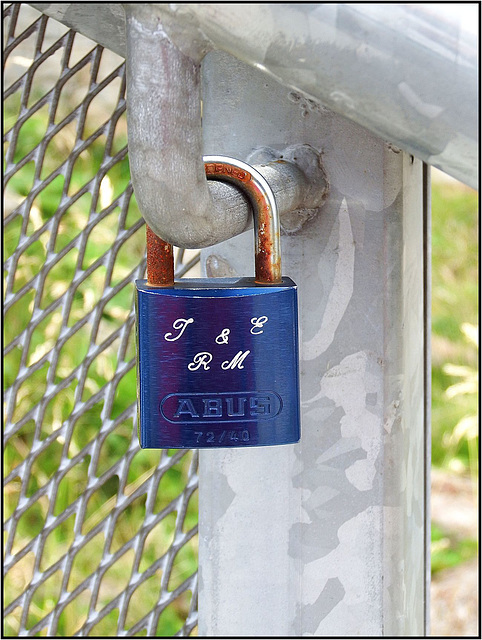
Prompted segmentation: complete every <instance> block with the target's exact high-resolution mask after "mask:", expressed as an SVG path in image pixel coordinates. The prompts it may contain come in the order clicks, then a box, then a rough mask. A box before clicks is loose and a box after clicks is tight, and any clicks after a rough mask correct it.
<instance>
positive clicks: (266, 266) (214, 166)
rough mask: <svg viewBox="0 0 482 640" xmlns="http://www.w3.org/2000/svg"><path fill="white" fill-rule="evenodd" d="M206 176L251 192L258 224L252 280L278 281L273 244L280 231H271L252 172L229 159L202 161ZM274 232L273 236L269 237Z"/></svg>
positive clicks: (267, 211) (267, 207)
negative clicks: (230, 161)
mask: <svg viewBox="0 0 482 640" xmlns="http://www.w3.org/2000/svg"><path fill="white" fill-rule="evenodd" d="M204 169H205V171H206V176H207V178H211V179H213V178H214V179H217V178H219V179H222V178H225V179H226V180H227V181H229V182H232V183H234V184H235V185H237V186H239V187H240V188H241V189H242V190H244V191H246V192H247V194H248V195H249V196H250V200H251V203H252V205H253V207H254V209H255V222H256V226H257V237H258V239H257V242H256V255H255V271H256V277H255V281H256V282H258V283H260V284H278V283H280V282H281V281H282V278H281V262H280V256H279V255H275V254H274V252H273V247H274V244H275V240H276V239H278V244H279V235H278V234H277V232H275V231H273V232H272V226H273V225H272V221H271V208H270V205H269V203H268V202H267V200H266V198H265V197H264V196H263V194H262V193H261V192H260V191H259V190H258V188H257V187H256V184H255V183H254V181H253V179H252V175H251V174H250V173H248V172H247V171H243V170H241V169H238V168H237V167H233V166H232V165H230V164H228V163H223V162H216V163H206V164H205V165H204ZM272 233H276V234H277V236H276V238H273V237H272Z"/></svg>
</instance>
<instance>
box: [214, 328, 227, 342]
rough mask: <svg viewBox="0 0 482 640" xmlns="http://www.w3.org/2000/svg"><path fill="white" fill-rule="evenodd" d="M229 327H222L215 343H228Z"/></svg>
mask: <svg viewBox="0 0 482 640" xmlns="http://www.w3.org/2000/svg"><path fill="white" fill-rule="evenodd" d="M229 333H230V330H229V329H223V330H222V331H221V333H220V334H219V335H218V336H217V338H216V342H217V344H228V342H229V337H228V336H229Z"/></svg>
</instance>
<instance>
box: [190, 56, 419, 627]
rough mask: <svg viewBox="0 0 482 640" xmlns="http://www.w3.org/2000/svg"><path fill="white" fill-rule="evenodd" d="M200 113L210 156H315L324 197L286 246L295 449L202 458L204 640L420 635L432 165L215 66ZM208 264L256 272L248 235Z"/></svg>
mask: <svg viewBox="0 0 482 640" xmlns="http://www.w3.org/2000/svg"><path fill="white" fill-rule="evenodd" d="M219 78H222V82H219ZM203 100H204V102H203V104H204V118H203V128H204V140H205V148H204V150H203V152H204V153H213V152H214V150H216V152H218V153H226V154H230V155H231V154H232V155H234V156H236V157H239V158H241V159H245V158H246V157H248V156H249V154H250V153H251V150H252V148H253V147H254V146H259V145H268V144H269V145H270V146H272V147H274V148H279V146H281V147H283V146H284V145H285V144H294V143H295V141H296V142H297V143H306V144H311V145H312V146H313V147H314V148H315V149H317V150H319V151H322V161H323V166H324V169H325V171H326V175H327V179H328V182H329V194H328V198H327V201H326V202H325V204H324V205H323V207H322V209H321V211H320V213H319V215H318V216H316V217H315V218H313V219H312V220H310V221H309V222H308V223H307V224H305V225H304V226H303V228H302V229H301V231H300V232H298V233H297V234H296V235H292V236H283V237H282V239H281V240H282V259H281V264H282V272H283V275H285V276H288V277H291V278H292V279H293V280H294V281H295V282H296V283H297V284H298V290H299V317H300V353H301V363H300V368H301V401H302V416H301V442H300V443H299V444H295V445H286V446H284V447H278V448H269V449H266V450H261V449H253V450H249V451H242V450H229V451H221V450H218V451H201V452H200V477H201V478H202V482H201V485H200V505H201V507H203V505H204V507H203V508H201V509H200V520H199V535H200V545H199V567H200V569H199V574H200V575H199V585H200V591H199V631H200V634H201V635H203V634H205V635H218V636H221V637H222V636H224V637H226V636H229V635H231V634H233V633H236V634H239V635H246V636H250V635H259V636H263V635H277V636H281V637H284V636H291V635H294V636H300V635H307V636H328V637H334V636H340V637H352V636H365V637H372V636H381V635H388V636H405V637H406V636H411V635H424V633H425V622H424V617H425V612H424V608H425V606H426V603H427V599H426V583H425V570H426V569H425V568H426V563H427V548H426V531H427V527H429V526H430V525H429V523H427V517H428V515H427V514H428V512H427V505H426V473H427V464H428V463H427V458H426V443H427V441H428V431H426V425H425V424H424V415H423V408H424V362H425V359H424V343H423V342H424V337H423V336H424V313H423V310H424V275H423V274H424V271H423V270H424V265H423V238H424V233H423V224H422V221H423V218H422V210H423V206H422V205H423V203H422V194H423V188H422V179H423V175H422V163H421V162H420V161H418V160H416V159H414V158H412V157H410V156H409V155H407V154H404V153H403V152H401V151H400V149H398V148H397V147H396V146H394V145H393V144H391V143H390V141H384V140H382V139H380V138H376V137H375V136H373V135H372V134H371V133H369V132H368V131H366V130H365V129H363V128H361V127H359V126H358V125H356V124H354V123H351V122H349V121H348V120H345V119H343V118H341V117H340V116H338V115H336V114H334V113H333V112H331V111H329V110H328V109H324V108H320V107H319V106H318V105H315V104H312V103H310V102H309V101H307V100H305V99H304V98H303V96H301V95H299V94H297V93H295V92H292V91H290V90H289V89H286V88H284V87H282V86H281V85H279V84H277V83H276V82H274V81H268V80H267V79H266V77H265V76H263V75H262V74H260V73H257V72H256V71H254V70H252V69H251V68H250V67H248V66H247V65H244V64H242V63H241V62H239V61H238V60H236V59H235V58H232V57H230V56H228V55H227V54H223V53H221V52H214V53H212V54H209V56H208V57H207V58H206V60H205V65H204V85H203ZM268 105H269V106H268ZM232 123H236V126H235V127H233V126H232ZM201 253H202V258H201V260H202V263H203V267H204V268H205V269H206V271H207V273H208V274H209V275H211V276H214V275H217V276H225V275H228V274H229V275H232V276H236V275H241V274H245V275H250V274H251V273H252V272H253V268H254V266H253V258H252V255H253V251H252V237H251V234H250V233H245V234H242V235H241V236H239V237H237V238H233V239H231V240H229V241H227V242H225V243H221V244H219V245H216V246H215V247H211V248H209V249H204V250H202V252H201ZM425 304H426V302H425ZM213 496H216V499H215V500H214V501H213V499H212V497H213ZM239 557H242V558H243V561H242V562H239Z"/></svg>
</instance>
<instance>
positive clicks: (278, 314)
mask: <svg viewBox="0 0 482 640" xmlns="http://www.w3.org/2000/svg"><path fill="white" fill-rule="evenodd" d="M136 288H137V357H138V360H137V366H138V372H137V375H138V414H139V415H138V417H139V440H140V444H141V447H143V448H195V449H197V448H212V447H249V446H261V445H277V444H278V445H279V444H288V443H293V442H297V441H298V440H299V438H300V397H299V364H298V310H297V290H296V285H295V284H294V282H293V281H292V280H290V279H289V278H283V281H282V283H281V284H279V285H259V284H256V283H255V281H254V279H253V278H241V279H239V278H217V279H183V280H181V281H179V282H176V283H175V285H174V286H173V287H169V288H156V287H150V286H148V285H147V282H146V280H137V281H136Z"/></svg>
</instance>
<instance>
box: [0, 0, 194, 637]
mask: <svg viewBox="0 0 482 640" xmlns="http://www.w3.org/2000/svg"><path fill="white" fill-rule="evenodd" d="M4 7H5V8H4V17H3V19H4V60H5V93H4V100H5V102H4V107H5V114H6V116H5V117H6V124H5V141H6V165H5V167H6V168H5V218H4V232H5V257H6V262H5V265H4V269H5V273H6V281H5V288H4V291H5V307H4V308H5V352H4V364H5V372H6V374H5V377H6V383H7V388H6V391H5V433H4V448H5V461H6V465H5V478H4V490H5V534H6V538H5V540H6V543H5V551H4V576H5V601H4V604H5V610H4V616H5V625H6V626H5V632H6V633H10V634H13V635H28V636H33V635H45V634H47V635H50V636H52V635H53V636H55V635H59V636H62V635H71V634H76V635H81V636H84V635H96V636H98V635H110V636H133V635H146V634H147V635H155V634H156V632H157V633H162V632H163V630H165V629H166V628H171V629H173V630H174V632H175V633H176V635H179V636H186V635H189V634H191V633H192V632H195V629H196V624H197V612H196V605H197V577H196V573H195V571H194V573H193V570H192V563H191V569H188V570H187V571H186V565H185V564H183V562H184V563H185V556H184V560H183V553H185V552H187V551H189V553H190V554H191V555H193V556H196V555H197V523H196V521H197V507H196V494H197V457H196V455H194V454H193V452H192V451H187V452H186V451H177V450H171V451H169V452H167V451H162V452H161V451H150V452H145V451H140V449H139V444H138V441H137V434H136V420H137V417H136V409H135V350H134V341H133V340H134V308H133V301H134V280H135V279H136V278H142V277H143V275H144V272H145V259H144V255H145V239H144V235H145V234H144V222H143V220H142V219H141V218H140V215H139V213H138V211H137V208H136V205H135V202H134V199H133V195H132V187H131V184H130V181H129V173H128V165H127V147H126V142H125V140H126V135H125V128H126V125H125V100H124V90H125V81H124V78H125V66H124V63H123V60H122V59H121V58H120V57H118V56H116V55H114V54H112V53H111V52H109V51H103V49H102V48H101V47H99V46H96V44H95V43H94V42H91V41H89V40H87V39H86V38H84V37H83V36H80V35H78V34H76V33H75V32H73V31H69V30H68V28H66V27H63V26H62V25H60V24H59V23H56V21H55V20H52V19H49V18H47V17H46V16H41V14H39V13H38V12H37V11H36V10H35V9H32V8H31V7H29V6H27V5H24V4H11V5H9V6H8V5H4ZM91 152H92V153H91ZM89 163H91V164H92V165H93V166H91V167H90V174H89V173H88V167H87V168H86V166H87V165H88V164H89ZM80 165H82V166H83V169H82V172H81V173H79V171H75V170H74V168H76V167H77V168H78V167H79V166H80ZM114 176H120V177H121V184H117V183H116V179H115V178H114ZM59 185H60V186H59ZM55 194H56V195H55ZM54 196H55V197H54ZM55 198H57V200H56V202H55V203H54V205H52V201H53V200H55ZM188 253H189V252H187V253H184V254H183V253H181V252H179V253H178V255H177V266H176V270H177V275H178V276H182V275H183V274H184V273H186V272H188V271H189V269H190V268H191V267H195V268H196V265H197V263H198V256H197V255H195V253H191V254H190V255H188ZM72 354H75V355H72ZM120 396H122V398H120ZM120 400H122V402H121V405H119V402H120ZM119 406H122V407H123V408H122V410H121V411H120V410H119ZM46 469H48V471H45V470H46ZM135 469H137V470H138V469H141V470H142V473H141V474H140V475H137V476H136V475H133V473H134V471H133V470H135ZM173 475H178V476H180V477H181V478H182V480H181V481H180V482H181V484H179V483H178V484H177V485H176V487H177V492H176V491H172V490H170V489H169V487H170V486H171V487H172V485H169V478H172V476H173ZM59 505H60V506H59ZM121 532H122V533H121ZM166 532H167V533H168V536H167V537H166V535H165V534H166ZM194 566H195V563H194ZM166 620H167V622H166ZM173 620H174V622H173ZM169 621H170V622H169ZM166 624H168V626H167V627H166ZM169 624H171V627H169ZM173 625H174V626H173ZM176 625H177V626H176Z"/></svg>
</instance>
